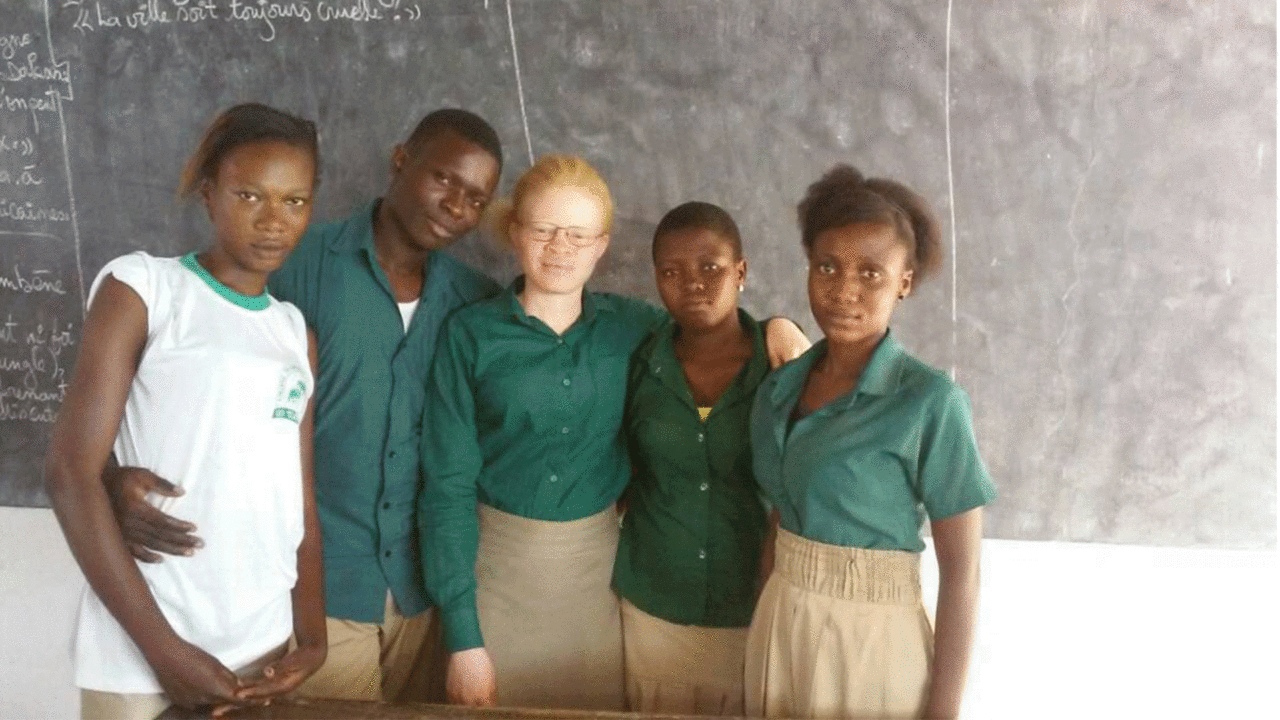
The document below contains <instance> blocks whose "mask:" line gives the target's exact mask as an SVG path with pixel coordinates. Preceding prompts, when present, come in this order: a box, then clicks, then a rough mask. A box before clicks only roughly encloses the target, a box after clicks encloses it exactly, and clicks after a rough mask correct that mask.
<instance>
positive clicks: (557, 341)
mask: <svg viewBox="0 0 1280 720" xmlns="http://www.w3.org/2000/svg"><path fill="white" fill-rule="evenodd" d="M556 344H557V345H563V344H564V338H556Z"/></svg>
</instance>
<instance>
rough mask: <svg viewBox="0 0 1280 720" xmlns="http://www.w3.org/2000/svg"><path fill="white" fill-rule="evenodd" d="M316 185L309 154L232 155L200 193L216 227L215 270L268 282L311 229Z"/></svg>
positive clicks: (262, 149)
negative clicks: (262, 279) (309, 227)
mask: <svg viewBox="0 0 1280 720" xmlns="http://www.w3.org/2000/svg"><path fill="white" fill-rule="evenodd" d="M314 183H315V159H314V158H313V157H312V154H311V152H310V151H309V150H304V149H302V148H298V147H295V146H293V145H288V144H286V143H282V142H265V143H252V144H249V145H241V146H240V147H238V148H236V149H235V150H232V151H231V153H229V154H228V155H227V156H226V157H224V158H223V159H222V162H221V164H219V165H218V174H217V175H216V176H215V177H214V178H213V179H211V180H208V181H206V182H205V183H204V184H203V186H202V187H201V191H200V193H201V197H202V198H203V200H204V204H205V208H206V209H207V210H208V212H209V220H210V221H211V222H212V223H213V230H214V237H215V242H214V247H213V249H212V251H211V253H210V256H211V257H210V259H211V261H212V262H213V263H214V265H215V266H216V267H217V268H218V269H219V270H226V271H230V272H232V273H235V274H244V273H247V274H250V275H261V276H263V277H265V276H266V275H268V274H270V273H271V272H272V271H274V270H275V269H276V268H278V267H280V265H281V263H283V262H284V260H285V258H286V257H288V256H289V253H290V252H291V251H292V250H293V248H294V246H295V245H297V244H298V239H299V238H301V237H302V233H303V231H305V230H306V229H307V222H308V221H310V219H311V193H312V190H313V185H314ZM211 269H213V268H211Z"/></svg>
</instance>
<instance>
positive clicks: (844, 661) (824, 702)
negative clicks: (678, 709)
mask: <svg viewBox="0 0 1280 720" xmlns="http://www.w3.org/2000/svg"><path fill="white" fill-rule="evenodd" d="M776 547H777V551H776V554H775V559H774V568H773V574H772V575H771V576H770V577H769V581H768V583H767V584H766V585H765V588H764V593H763V594H762V595H761V597H760V602H759V604H757V605H756V611H755V615H754V616H753V617H752V621H751V630H750V632H749V633H748V636H747V661H746V673H745V685H746V710H747V714H748V715H751V716H757V717H770V718H778V717H785V718H915V717H919V715H920V713H921V712H922V711H923V709H924V708H923V705H924V698H925V692H926V691H927V689H928V683H929V670H930V667H931V665H932V660H933V629H932V627H931V626H930V623H929V618H928V616H927V615H926V614H925V609H924V605H923V604H922V602H921V597H920V556H919V554H918V553H912V552H902V551H895V550H866V549H863V548H847V547H840V546H837V545H826V544H823V543H817V542H813V541H812V540H806V539H805V538H802V537H800V536H798V535H794V534H792V533H789V532H787V531H786V530H783V529H782V528H779V529H778V540H777V546H776Z"/></svg>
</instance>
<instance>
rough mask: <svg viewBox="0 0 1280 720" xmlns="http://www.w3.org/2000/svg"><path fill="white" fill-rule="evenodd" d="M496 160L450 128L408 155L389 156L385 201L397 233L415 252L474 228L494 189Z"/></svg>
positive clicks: (403, 150)
mask: <svg viewBox="0 0 1280 720" xmlns="http://www.w3.org/2000/svg"><path fill="white" fill-rule="evenodd" d="M498 172H499V170H498V161H497V160H496V159H495V158H494V157H493V156H492V155H490V154H489V152H488V151H487V150H485V149H484V148H481V147H480V146H479V145H476V144H475V143H473V142H471V141H469V140H467V139H466V138H464V137H462V136H461V135H459V134H458V133H456V132H454V131H452V130H445V131H443V132H439V133H436V135H435V136H434V137H431V138H429V139H428V140H426V141H425V142H423V143H422V145H421V146H420V147H418V149H417V150H416V151H415V152H413V153H410V152H409V151H408V149H406V147H405V146H404V145H397V146H396V149H395V151H394V152H392V155H391V187H390V188H389V189H388V190H387V196H386V198H385V199H384V200H383V202H384V203H386V204H387V207H388V210H389V211H390V215H391V218H392V220H393V222H395V224H396V225H397V226H398V228H399V229H400V230H401V232H400V233H397V235H399V236H400V237H402V238H404V240H405V241H406V242H408V243H410V244H411V245H412V246H413V249H414V250H417V251H427V250H436V249H439V248H442V247H445V246H446V245H449V244H450V243H452V242H453V241H454V240H457V239H458V238H459V237H460V236H462V235H465V234H466V233H468V232H470V231H471V230H472V229H474V228H475V226H476V223H478V222H480V214H481V213H482V212H484V209H485V206H487V205H488V204H489V200H490V198H492V197H493V191H494V188H496V187H497V185H498Z"/></svg>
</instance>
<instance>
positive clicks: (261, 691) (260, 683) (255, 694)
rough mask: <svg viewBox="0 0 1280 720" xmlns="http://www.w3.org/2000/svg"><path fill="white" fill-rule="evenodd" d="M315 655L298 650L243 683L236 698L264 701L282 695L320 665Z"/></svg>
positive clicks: (299, 683)
mask: <svg viewBox="0 0 1280 720" xmlns="http://www.w3.org/2000/svg"><path fill="white" fill-rule="evenodd" d="M321 662H322V661H320V660H319V659H318V658H317V653H315V652H314V651H312V650H311V649H308V648H299V649H297V650H294V651H293V652H291V653H289V654H288V655H285V656H284V657H282V658H280V659H279V660H277V661H275V662H273V663H271V664H270V665H268V666H266V667H265V668H263V669H262V675H261V677H259V678H254V679H252V680H248V681H244V684H243V686H242V687H241V688H240V690H239V691H237V692H236V697H238V698H241V699H244V700H259V699H266V698H269V697H271V696H274V695H282V694H284V693H287V692H289V691H290V690H293V689H294V688H296V687H297V686H299V685H301V684H302V681H303V680H306V679H307V676H309V675H310V674H311V673H313V672H315V671H316V670H317V669H318V668H319V667H320V665H321Z"/></svg>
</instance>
